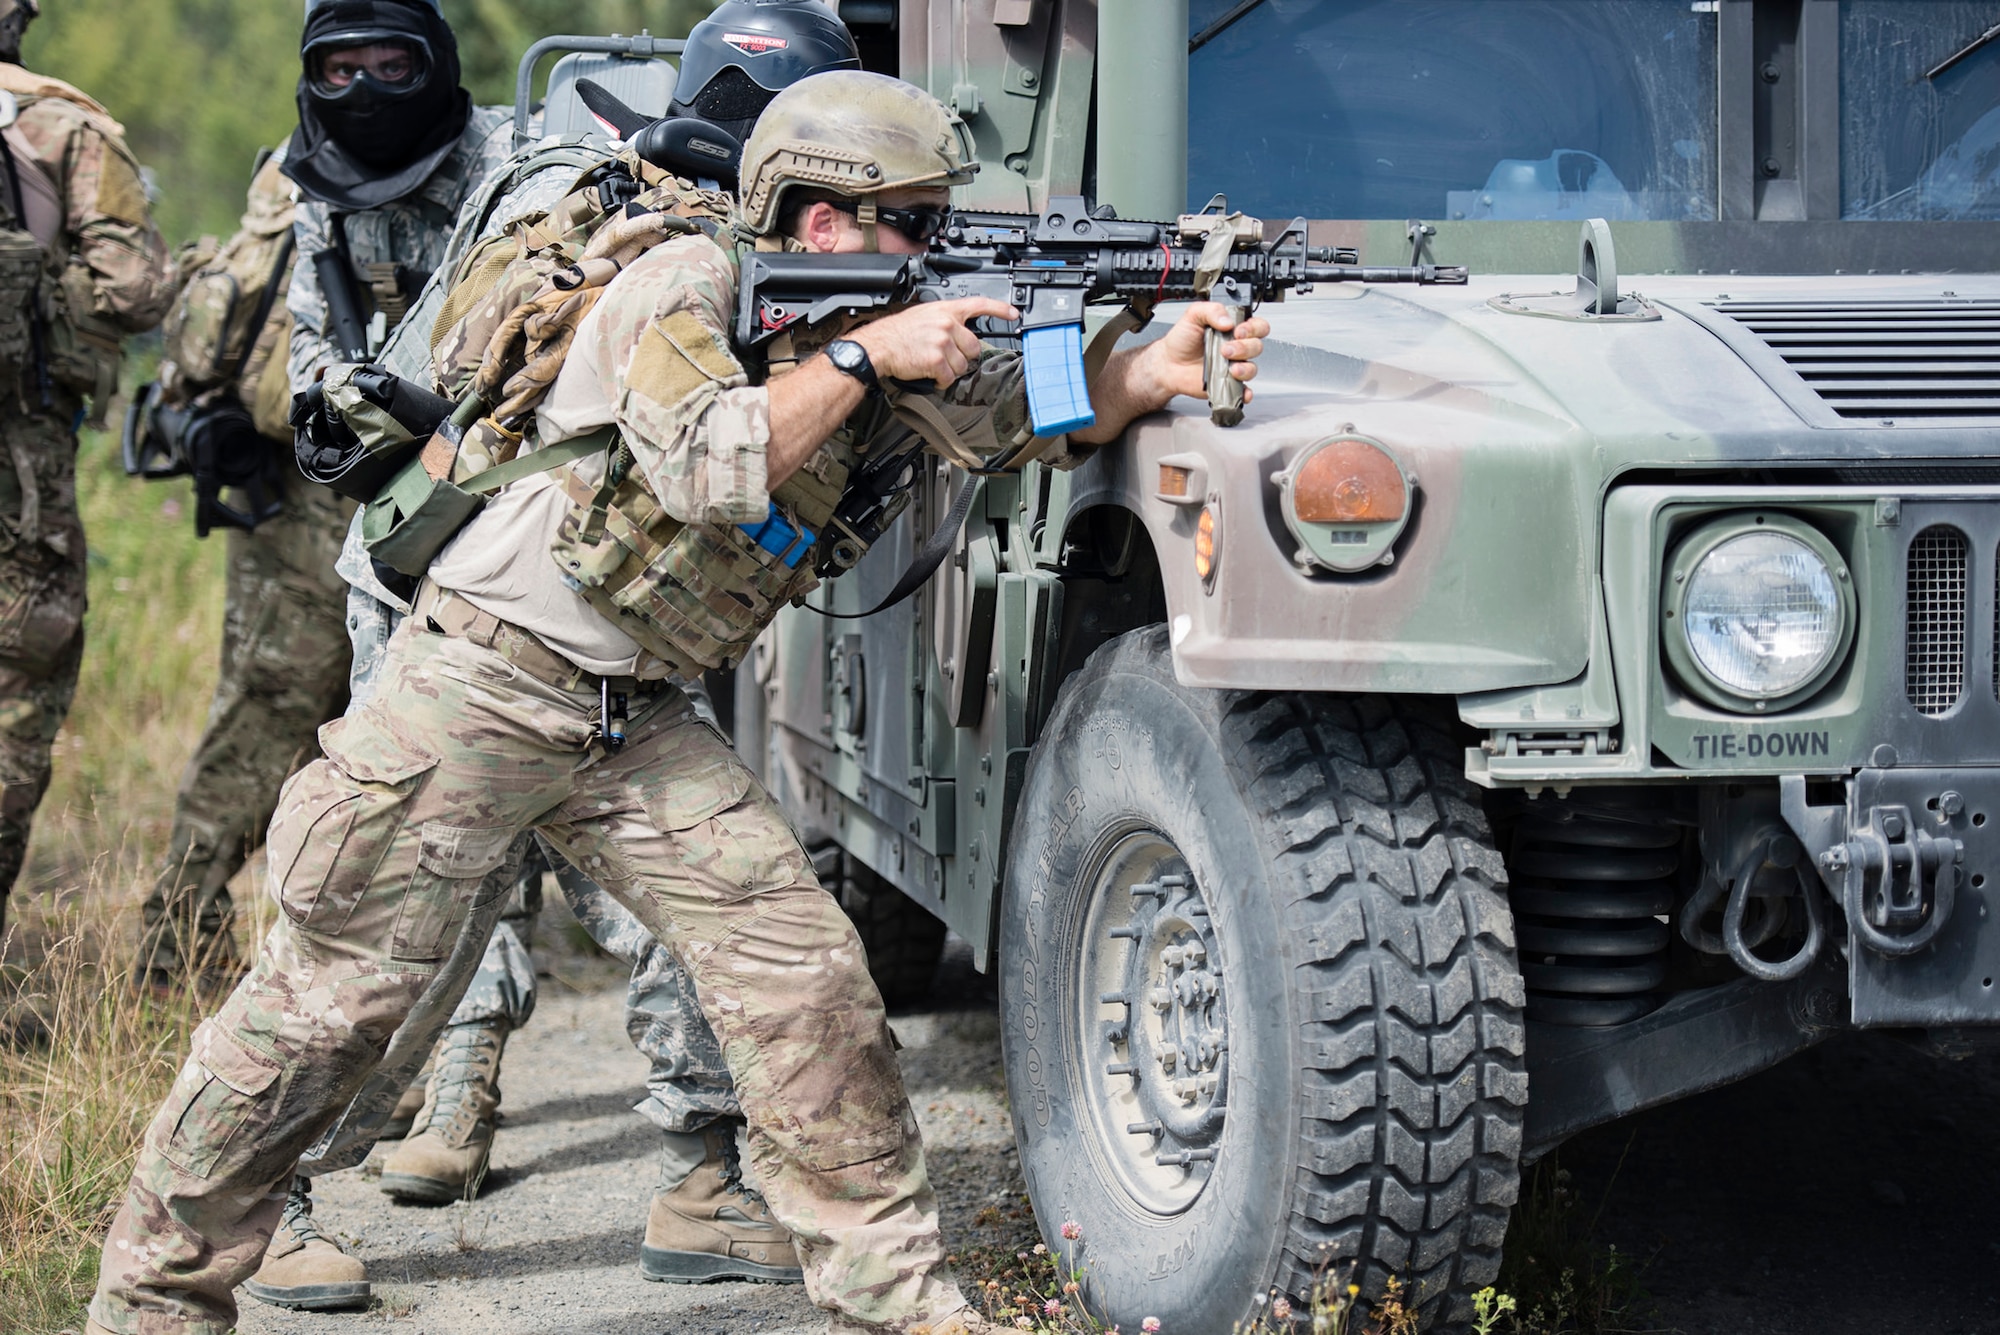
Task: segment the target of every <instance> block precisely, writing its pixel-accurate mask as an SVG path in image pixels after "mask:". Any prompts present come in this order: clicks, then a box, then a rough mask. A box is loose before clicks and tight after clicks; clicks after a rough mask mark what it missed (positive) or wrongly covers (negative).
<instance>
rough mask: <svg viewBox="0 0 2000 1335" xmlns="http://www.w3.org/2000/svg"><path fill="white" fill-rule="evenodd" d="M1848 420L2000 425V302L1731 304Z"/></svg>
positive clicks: (1728, 307)
mask: <svg viewBox="0 0 2000 1335" xmlns="http://www.w3.org/2000/svg"><path fill="white" fill-rule="evenodd" d="M1715 309H1716V310H1717V311H1719V312H1721V313H1722V314H1724V315H1726V316H1728V317H1729V318H1730V319H1732V320H1734V321H1736V323H1738V324H1739V325H1742V326H1743V327H1744V328H1745V329H1747V330H1749V331H1750V332H1751V333H1753V334H1755V335H1756V336H1757V337H1758V338H1759V339H1761V340H1763V342H1764V344H1765V346H1766V347H1768V348H1770V349H1771V351H1773V352H1775V353H1776V354H1777V355H1778V356H1779V357H1780V358H1782V359H1783V361H1784V363H1785V365H1787V366H1789V367H1790V368H1791V369H1792V370H1793V372H1795V373H1796V374H1797V375H1798V377H1799V379H1801V380H1803V381H1804V382H1805V384H1806V386H1807V387H1808V388H1810V389H1811V390H1812V391H1813V392H1814V393H1815V394H1817V395H1818V396H1819V397H1820V399H1821V400H1822V401H1823V402H1824V403H1825V404H1826V405H1827V406H1828V407H1829V408H1831V409H1833V411H1834V412H1836V413H1838V414H1839V415H1840V416H1842V417H1868V418H1885V419H1891V420H1894V421H1899V422H1900V421H1905V420H1917V421H1927V422H1936V421H1951V420H1953V419H1957V418H1966V417H1994V416H2000V301H1958V300H1946V299H1940V300H1934V301H1924V300H1910V301H1847V302H1832V301H1770V302H1752V301H1723V302H1717V303H1715Z"/></svg>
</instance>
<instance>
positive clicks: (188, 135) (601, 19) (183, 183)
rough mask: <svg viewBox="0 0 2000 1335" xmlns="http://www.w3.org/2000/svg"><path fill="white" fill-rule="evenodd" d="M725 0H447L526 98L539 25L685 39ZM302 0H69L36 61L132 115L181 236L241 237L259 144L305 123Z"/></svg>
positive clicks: (32, 37)
mask: <svg viewBox="0 0 2000 1335" xmlns="http://www.w3.org/2000/svg"><path fill="white" fill-rule="evenodd" d="M715 2H716V0H444V10H445V16H446V17H447V18H449V19H450V20H451V22H452V27H453V28H454V30H455V31H456V32H457V33H458V41H459V58H460V60H461V62H462V63H463V65H464V68H465V86H466V87H467V88H469V89H471V90H472V95H473V96H474V97H475V98H476V99H477V100H478V101H480V102H481V103H494V104H498V103H505V104H509V105H511V104H512V103H513V100H514V68H515V64H516V62H518V61H519V59H520V57H521V53H522V52H523V51H525V50H527V48H528V46H529V44H530V43H532V42H533V41H534V40H535V39H536V38H538V37H544V36H547V35H549V34H551V33H559V32H583V33H612V32H625V33H633V32H638V31H639V30H640V29H642V28H644V29H648V30H650V31H651V32H652V33H653V34H654V35H656V36H661V37H679V36H683V35H685V34H686V32H687V30H688V29H689V28H690V27H692V26H693V25H694V23H695V22H696V21H697V20H698V19H699V18H700V17H701V16H702V15H703V14H706V13H707V12H708V11H709V10H710V9H712V8H713V7H714V4H715ZM302 10H303V6H302V5H301V4H300V3H299V0H61V3H59V4H52V5H48V6H46V7H45V9H44V12H43V15H42V17H41V19H40V20H38V21H37V22H35V23H34V24H32V25H31V26H30V27H29V29H28V39H27V42H26V44H25V47H24V49H23V52H22V58H23V60H24V61H25V62H26V64H27V65H28V66H29V67H30V68H32V69H36V70H40V71H42V72H44V73H47V74H53V75H55V76H56V77H57V78H61V79H68V80H69V81H70V82H72V83H74V84H76V85H77V86H78V87H80V88H82V89H84V90H85V91H86V92H88V93H89V94H90V95H91V96H93V97H95V98H97V99H98V100H99V101H100V102H103V103H104V104H105V105H106V106H108V107H110V108H111V111H112V113H113V114H114V115H116V116H117V117H118V118H119V119H120V120H121V121H123V122H124V123H125V128H126V130H127V132H128V134H129V136H130V139H131V143H132V148H133V151H134V152H136V153H137V154H138V155H139V160H140V161H141V162H144V163H145V164H146V165H147V166H149V167H151V168H152V169H153V171H154V174H155V177H156V178H157V180H158V182H159V183H160V201H159V204H158V212H159V219H160V226H161V228H162V229H163V230H164V231H165V232H166V234H167V239H168V240H169V241H172V242H175V243H178V242H181V241H185V240H188V239H190V238H192V237H195V236H198V235H200V234H201V233H203V232H213V233H216V234H218V235H227V234H228V233H229V232H230V231H231V230H232V229H233V228H234V226H235V222H236V218H237V215H238V214H240V213H242V211H243V190H244V187H245V186H247V185H248V184H249V179H250V164H251V162H252V160H253V159H254V158H255V156H256V153H257V150H258V149H259V148H261V147H263V146H265V145H268V144H274V143H276V142H277V141H278V140H280V139H282V138H283V137H284V136H285V135H286V134H288V133H289V132H290V131H291V128H292V126H293V125H294V124H295V123H296V122H297V119H298V117H297V113H296V111H295V109H294V106H293V95H294V93H295V91H296V89H297V85H298V78H299V55H298V50H299V47H298V42H299V25H300V15H301V12H302Z"/></svg>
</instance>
